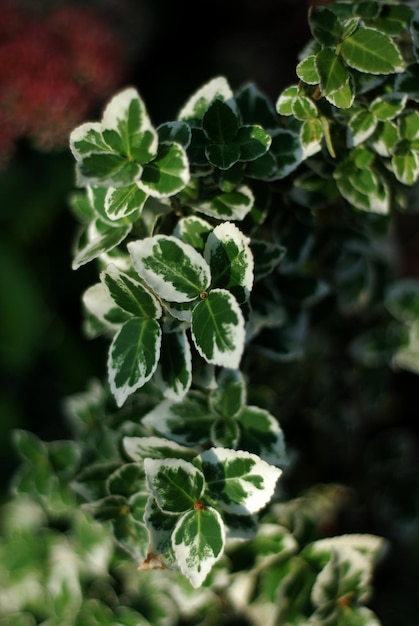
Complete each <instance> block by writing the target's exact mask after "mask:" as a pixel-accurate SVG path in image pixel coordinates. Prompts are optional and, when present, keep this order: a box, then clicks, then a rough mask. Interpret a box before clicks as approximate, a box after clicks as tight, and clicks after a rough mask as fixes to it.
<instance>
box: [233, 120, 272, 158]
mask: <svg viewBox="0 0 419 626" xmlns="http://www.w3.org/2000/svg"><path fill="white" fill-rule="evenodd" d="M236 142H237V144H238V145H239V147H240V161H246V162H247V161H254V160H255V159H258V158H259V157H260V156H262V155H263V154H265V153H266V152H267V150H269V146H270V145H271V142H272V139H271V136H270V135H269V134H268V133H267V132H266V131H265V130H264V128H262V126H257V125H252V126H241V127H240V128H239V130H238V132H237V137H236Z"/></svg>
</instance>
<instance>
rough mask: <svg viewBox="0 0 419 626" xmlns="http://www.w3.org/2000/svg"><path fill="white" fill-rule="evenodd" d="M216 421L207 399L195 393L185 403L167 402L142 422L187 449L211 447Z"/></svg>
mask: <svg viewBox="0 0 419 626" xmlns="http://www.w3.org/2000/svg"><path fill="white" fill-rule="evenodd" d="M213 421H214V415H213V414H212V413H211V411H210V410H209V409H208V403H207V399H206V397H205V396H202V395H200V394H194V393H191V392H190V393H189V394H188V395H187V396H186V397H185V398H183V400H182V401H181V402H172V401H171V400H163V402H161V403H160V404H158V405H157V406H156V408H154V409H152V410H151V411H149V412H148V413H147V414H146V415H145V416H144V417H143V419H142V423H143V424H144V425H145V426H147V427H149V428H152V429H153V430H154V431H155V432H158V433H160V434H162V435H164V436H166V437H168V438H169V439H173V440H174V441H176V442H178V443H180V444H185V445H201V444H205V443H207V442H208V440H209V432H210V428H211V424H212V422H213Z"/></svg>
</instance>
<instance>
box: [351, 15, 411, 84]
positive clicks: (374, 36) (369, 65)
mask: <svg viewBox="0 0 419 626" xmlns="http://www.w3.org/2000/svg"><path fill="white" fill-rule="evenodd" d="M340 54H341V55H342V57H343V59H344V60H345V61H346V63H347V64H348V65H349V66H350V67H353V68H354V69H356V70H358V71H359V72H367V73H369V74H394V73H396V72H402V71H403V70H404V62H403V57H402V55H401V53H400V51H399V49H398V48H397V46H396V44H395V43H393V41H392V39H391V38H390V37H388V36H387V35H385V34H384V33H382V32H379V31H378V30H375V29H374V28H366V27H361V28H359V29H358V30H357V31H355V32H354V33H353V34H352V35H350V36H349V37H347V38H346V39H345V40H344V41H343V42H342V44H341V47H340Z"/></svg>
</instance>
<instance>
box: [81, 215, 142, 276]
mask: <svg viewBox="0 0 419 626" xmlns="http://www.w3.org/2000/svg"><path fill="white" fill-rule="evenodd" d="M131 230H132V224H124V225H123V226H121V225H119V224H118V225H116V224H115V225H114V226H109V225H108V224H105V223H104V222H102V220H95V221H94V222H92V223H91V224H90V225H89V227H88V230H87V231H85V233H83V235H84V236H82V237H81V238H80V239H79V241H78V242H77V247H76V253H75V255H74V259H73V263H72V268H73V269H74V270H77V269H79V267H81V266H82V265H86V264H87V263H90V261H93V260H94V259H97V258H98V257H99V256H100V255H102V254H105V252H109V251H110V250H113V249H114V248H116V246H118V245H119V244H120V243H121V241H123V240H124V239H125V238H126V236H127V235H128V233H130V232H131Z"/></svg>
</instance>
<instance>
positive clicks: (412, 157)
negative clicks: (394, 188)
mask: <svg viewBox="0 0 419 626" xmlns="http://www.w3.org/2000/svg"><path fill="white" fill-rule="evenodd" d="M391 164H392V166H393V171H394V174H395V176H396V178H397V180H399V181H400V182H401V183H403V185H413V184H414V183H415V182H416V181H417V179H418V176H419V154H418V153H417V152H415V151H413V150H410V149H409V148H408V147H407V146H397V147H396V150H395V152H394V154H393V156H392V158H391Z"/></svg>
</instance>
